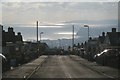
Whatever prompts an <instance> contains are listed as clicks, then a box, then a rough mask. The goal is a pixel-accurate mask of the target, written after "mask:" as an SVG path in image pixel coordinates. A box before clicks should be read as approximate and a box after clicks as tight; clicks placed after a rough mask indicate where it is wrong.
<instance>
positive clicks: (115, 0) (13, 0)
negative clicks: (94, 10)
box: [1, 0, 119, 2]
mask: <svg viewBox="0 0 120 80" xmlns="http://www.w3.org/2000/svg"><path fill="white" fill-rule="evenodd" d="M1 1H2V2H118V1H119V0H1Z"/></svg>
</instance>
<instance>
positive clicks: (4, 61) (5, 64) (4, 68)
mask: <svg viewBox="0 0 120 80" xmlns="http://www.w3.org/2000/svg"><path fill="white" fill-rule="evenodd" d="M0 59H1V60H2V61H0V62H1V64H2V66H0V67H2V73H3V72H5V71H7V70H9V69H10V66H9V64H8V61H7V59H6V57H5V56H4V55H3V54H2V53H0Z"/></svg>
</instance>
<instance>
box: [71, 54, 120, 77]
mask: <svg viewBox="0 0 120 80" xmlns="http://www.w3.org/2000/svg"><path fill="white" fill-rule="evenodd" d="M70 57H71V58H72V59H73V60H75V61H77V62H78V63H79V64H82V65H84V66H85V67H88V68H89V69H91V70H94V71H96V72H98V73H100V74H103V75H105V76H107V77H109V78H117V79H118V78H120V70H119V69H116V68H112V67H109V66H102V65H100V64H97V63H96V62H91V61H88V60H86V59H84V58H81V57H80V56H76V55H70Z"/></svg>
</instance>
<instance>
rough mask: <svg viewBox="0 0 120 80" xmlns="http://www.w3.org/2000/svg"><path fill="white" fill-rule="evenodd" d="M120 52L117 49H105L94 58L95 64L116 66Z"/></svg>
mask: <svg viewBox="0 0 120 80" xmlns="http://www.w3.org/2000/svg"><path fill="white" fill-rule="evenodd" d="M119 55H120V52H119V50H117V49H105V50H103V51H102V52H101V53H98V54H96V55H95V56H94V59H95V60H96V62H97V63H99V64H102V65H109V66H117V64H118V60H119Z"/></svg>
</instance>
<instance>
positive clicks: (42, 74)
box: [30, 55, 107, 78]
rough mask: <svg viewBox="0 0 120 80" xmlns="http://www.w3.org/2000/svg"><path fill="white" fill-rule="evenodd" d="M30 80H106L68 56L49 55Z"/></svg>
mask: <svg viewBox="0 0 120 80" xmlns="http://www.w3.org/2000/svg"><path fill="white" fill-rule="evenodd" d="M30 78H107V77H106V76H104V75H102V74H99V73H97V72H95V71H93V70H91V69H89V68H87V67H85V66H83V65H82V64H80V63H78V62H77V61H74V60H73V59H71V58H70V57H69V56H67V55H66V56H65V55H53V56H52V55H51V56H49V57H48V58H47V60H46V62H45V63H44V64H43V65H42V66H41V67H40V68H39V69H38V70H37V71H36V72H35V73H34V74H33V75H32V76H31V77H30Z"/></svg>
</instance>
